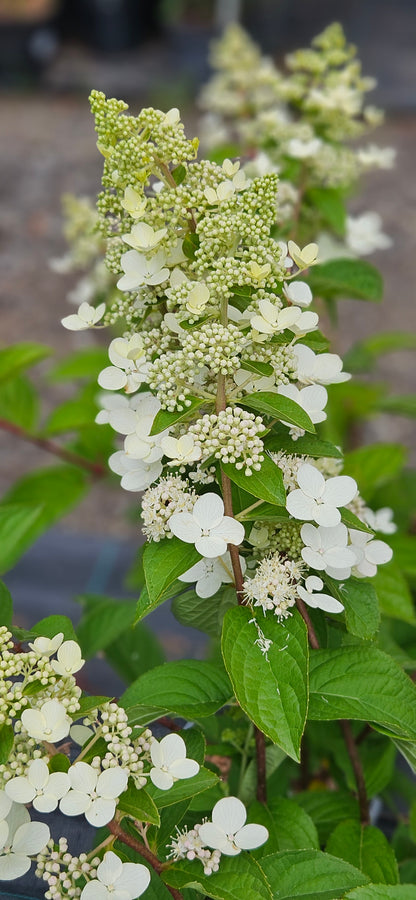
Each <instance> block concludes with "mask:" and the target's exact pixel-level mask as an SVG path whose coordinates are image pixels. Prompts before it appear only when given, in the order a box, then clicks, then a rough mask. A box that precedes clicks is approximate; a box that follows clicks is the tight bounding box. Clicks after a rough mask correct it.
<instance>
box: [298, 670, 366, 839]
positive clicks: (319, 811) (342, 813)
mask: <svg viewBox="0 0 416 900" xmlns="http://www.w3.org/2000/svg"><path fill="white" fill-rule="evenodd" d="M312 655H313V654H312ZM293 800H294V802H295V803H297V804H298V805H299V806H301V807H302V809H303V810H305V812H307V814H308V816H309V817H310V818H311V819H312V821H313V822H314V824H315V825H316V829H317V831H318V835H319V841H320V843H321V845H322V844H325V842H326V841H327V839H328V837H329V835H330V834H331V832H332V831H333V829H334V828H335V826H336V825H337V824H338V822H339V821H340V820H342V819H357V820H358V818H359V809H358V803H357V801H356V800H355V798H354V797H352V796H351V794H349V793H348V792H347V791H333V790H329V791H325V790H319V791H301V792H300V793H299V794H295V795H294V797H293Z"/></svg>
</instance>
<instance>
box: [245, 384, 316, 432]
mask: <svg viewBox="0 0 416 900" xmlns="http://www.w3.org/2000/svg"><path fill="white" fill-rule="evenodd" d="M240 403H241V405H242V406H248V408H249V409H255V410H256V411H257V412H259V413H264V415H266V416H271V418H272V419H280V420H281V421H282V422H289V423H290V425H297V426H298V428H303V429H304V430H305V431H310V432H311V433H312V434H314V432H315V426H314V425H313V424H312V422H311V420H310V418H309V416H308V414H307V413H306V412H305V410H304V409H302V407H301V406H299V403H295V401H294V400H291V399H290V397H284V396H283V395H282V394H274V393H272V391H258V392H257V393H256V394H248V395H247V396H246V397H242V398H241V400H240Z"/></svg>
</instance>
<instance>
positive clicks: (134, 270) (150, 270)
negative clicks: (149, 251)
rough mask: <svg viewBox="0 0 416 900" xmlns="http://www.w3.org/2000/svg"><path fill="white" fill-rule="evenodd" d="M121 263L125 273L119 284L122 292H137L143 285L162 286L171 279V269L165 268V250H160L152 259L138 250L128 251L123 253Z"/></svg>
mask: <svg viewBox="0 0 416 900" xmlns="http://www.w3.org/2000/svg"><path fill="white" fill-rule="evenodd" d="M120 263H121V268H122V269H123V272H124V275H122V276H121V278H119V280H118V282H117V287H118V289H119V290H120V291H136V290H138V289H139V288H140V287H142V285H143V284H162V282H163V281H167V279H168V278H169V269H167V268H166V266H165V263H166V254H165V253H164V251H163V250H158V251H157V253H155V254H154V255H153V256H151V257H150V259H148V258H147V256H145V255H144V254H142V253H138V252H137V250H127V253H123V255H122V257H121V260H120Z"/></svg>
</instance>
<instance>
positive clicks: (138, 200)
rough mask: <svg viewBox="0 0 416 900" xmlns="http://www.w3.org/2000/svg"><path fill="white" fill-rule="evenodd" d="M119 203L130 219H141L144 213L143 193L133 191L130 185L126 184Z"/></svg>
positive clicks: (145, 200) (144, 201)
mask: <svg viewBox="0 0 416 900" xmlns="http://www.w3.org/2000/svg"><path fill="white" fill-rule="evenodd" d="M121 205H122V207H123V209H125V210H126V212H128V214H129V215H130V216H131V217H132V219H141V218H142V216H144V213H145V209H146V206H147V199H146V197H144V196H143V194H139V193H138V192H137V191H135V190H134V188H132V187H131V185H127V187H126V189H125V191H124V197H123V199H122V200H121Z"/></svg>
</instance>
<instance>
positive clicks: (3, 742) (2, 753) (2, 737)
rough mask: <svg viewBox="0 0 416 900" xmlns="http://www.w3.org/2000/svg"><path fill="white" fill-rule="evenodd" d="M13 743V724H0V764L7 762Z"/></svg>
mask: <svg viewBox="0 0 416 900" xmlns="http://www.w3.org/2000/svg"><path fill="white" fill-rule="evenodd" d="M13 744H14V729H13V725H1V726H0V765H2V766H3V765H5V763H7V761H8V759H9V756H10V752H11V749H12V747H13Z"/></svg>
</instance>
